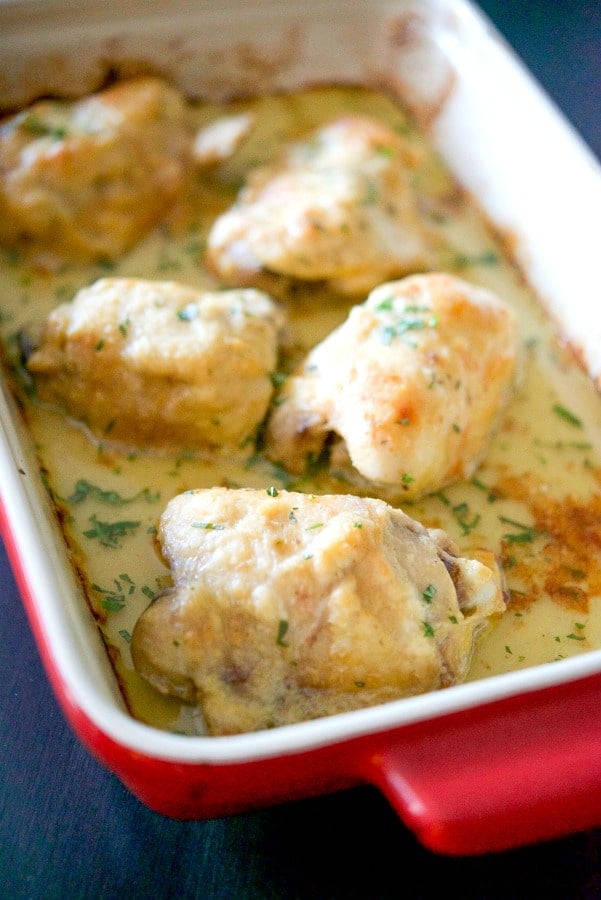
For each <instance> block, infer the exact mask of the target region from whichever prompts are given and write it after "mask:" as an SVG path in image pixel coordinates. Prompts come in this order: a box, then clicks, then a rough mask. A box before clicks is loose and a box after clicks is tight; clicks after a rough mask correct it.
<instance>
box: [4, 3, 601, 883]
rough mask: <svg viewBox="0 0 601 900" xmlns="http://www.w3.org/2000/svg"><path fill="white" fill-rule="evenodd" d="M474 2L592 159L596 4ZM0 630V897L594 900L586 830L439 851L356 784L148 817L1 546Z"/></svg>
mask: <svg viewBox="0 0 601 900" xmlns="http://www.w3.org/2000/svg"><path fill="white" fill-rule="evenodd" d="M480 6H481V7H482V8H483V10H484V11H485V12H486V13H488V14H489V15H490V17H491V18H492V19H493V21H494V22H495V24H496V25H497V27H498V29H499V30H500V31H501V33H502V34H504V35H505V37H506V38H507V40H508V42H509V43H510V44H511V45H512V46H513V48H514V50H515V52H516V53H517V54H518V56H520V57H521V58H522V59H523V61H524V62H525V64H526V65H527V66H528V68H529V69H530V70H531V72H532V73H533V75H534V76H535V78H536V79H537V80H538V81H539V82H540V83H541V84H542V85H543V86H544V88H545V89H546V91H547V92H548V94H549V95H550V96H551V97H552V98H553V99H554V100H555V101H556V103H557V104H558V105H559V106H560V107H561V109H562V110H563V111H564V113H565V115H566V116H567V118H568V119H569V120H570V121H571V122H572V124H573V125H574V126H575V127H576V128H577V129H578V130H579V131H580V133H581V135H582V136H583V137H584V139H585V140H586V141H587V143H588V144H589V146H590V147H591V148H592V149H593V151H594V152H595V153H596V154H597V156H601V123H600V119H599V101H600V97H601V90H600V87H601V61H600V51H601V7H600V5H599V3H597V2H595V3H593V2H578V0H574V2H548V3H545V2H528V0H504V2H502V0H499V2H492V0H483V2H481V3H480ZM0 623H1V624H0V898H2V900H4V898H6V900H13V898H26V897H27V898H42V897H43V898H47V900H51V898H61V900H62V898H103V900H104V898H107V900H109V898H122V897H123V898H126V897H127V898H138V897H140V898H141V897H153V898H155V897H156V898H171V897H173V898H175V897H178V898H186V900H187V898H203V900H215V898H241V900H246V898H249V900H250V898H278V900H279V898H286V900H288V898H290V900H292V898H299V900H300V898H312V900H313V898H315V900H316V898H324V900H325V898H328V900H338V898H369V900H371V898H374V900H376V898H393V897H403V898H407V900H412V898H413V900H416V898H430V897H437V896H439V895H440V894H441V893H442V894H444V895H446V894H451V895H455V896H459V897H461V898H479V900H487V898H504V900H507V898H526V897H528V898H530V897H533V896H537V897H543V898H545V900H550V898H566V900H568V898H569V900H578V898H586V900H589V898H601V829H597V830H592V831H589V832H586V833H583V834H577V835H571V836H568V837H566V838H564V839H561V840H554V841H550V842H546V843H541V844H537V845H535V846H531V847H525V848H520V849H517V850H512V851H508V852H505V853H496V854H490V855H485V856H478V857H467V858H458V859H455V858H447V857H440V856H436V855H434V854H432V853H430V852H429V851H427V850H425V849H424V848H423V847H421V846H420V845H419V844H418V843H417V841H416V839H415V838H414V837H413V835H412V834H411V833H410V832H409V831H408V830H407V829H406V828H405V827H404V826H403V824H402V823H401V822H400V820H399V819H398V817H397V816H396V814H395V813H394V812H393V811H392V810H391V808H390V807H389V806H388V804H387V802H386V801H385V800H384V799H383V798H382V797H381V796H380V795H379V794H378V793H377V792H376V791H375V790H374V789H372V788H370V787H361V788H355V789H352V790H349V791H345V792H342V793H339V794H336V795H334V796H328V797H321V798H318V799H313V800H305V801H301V802H297V803H294V804H288V805H284V806H280V807H277V808H272V809H268V810H263V811H259V812H255V813H250V814H246V815H241V816H235V817H232V818H228V819H219V820H215V821H209V822H178V821H173V820H170V819H166V818H163V817H161V816H159V815H157V814H155V813H153V812H150V811H149V810H147V809H146V808H145V807H144V806H142V805H141V804H140V803H139V802H138V801H137V800H136V799H135V798H134V797H133V796H132V795H131V794H130V793H129V792H128V791H127V790H126V789H125V788H124V787H123V786H122V785H121V783H120V782H119V781H118V780H117V779H116V778H115V777H114V776H112V775H111V774H109V773H108V772H107V771H106V770H105V769H104V768H103V767H102V766H101V765H100V764H99V763H97V762H96V761H95V759H93V758H92V757H91V756H90V754H89V753H88V752H87V751H86V750H85V749H84V748H83V747H82V745H81V744H80V743H79V741H78V740H77V739H76V738H75V737H74V735H73V734H72V732H71V731H70V729H69V727H68V726H67V724H66V723H65V720H64V718H63V715H62V712H61V710H60V709H59V707H58V706H57V703H56V701H55V699H54V696H53V694H52V693H51V691H50V688H49V686H48V682H47V679H46V676H45V673H44V671H43V669H42V667H41V664H40V660H39V657H38V653H37V650H36V647H35V645H34V642H33V639H32V636H31V633H30V630H29V627H28V624H27V621H26V618H25V614H24V612H23V608H22V605H21V602H20V599H19V596H18V592H17V588H16V585H15V583H14V580H13V578H12V575H11V572H10V568H9V565H8V562H7V559H6V556H5V554H4V551H3V550H0ZM599 817H600V821H601V810H600V812H599Z"/></svg>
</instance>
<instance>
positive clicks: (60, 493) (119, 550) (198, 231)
mask: <svg viewBox="0 0 601 900" xmlns="http://www.w3.org/2000/svg"><path fill="white" fill-rule="evenodd" d="M248 105H250V106H252V109H253V112H254V113H255V115H256V116H257V127H256V128H255V131H254V132H253V134H252V136H251V138H250V139H249V141H248V142H247V143H245V144H244V145H243V147H242V148H241V149H240V150H239V151H238V152H237V154H236V155H235V156H234V157H233V158H232V159H231V160H230V161H228V162H227V163H224V164H222V165H221V166H220V168H219V169H217V170H216V172H215V173H213V175H212V176H211V177H208V176H204V178H201V177H200V176H199V178H198V180H197V183H196V185H195V192H194V195H193V201H192V203H191V204H190V206H191V208H192V209H193V215H191V216H189V215H182V216H179V217H178V216H174V217H172V221H171V222H169V223H165V224H164V225H162V226H161V227H159V228H158V229H156V231H155V232H154V233H153V234H151V235H150V236H149V237H148V239H146V240H145V241H144V242H143V243H141V244H140V245H139V246H138V247H136V248H135V249H134V250H133V251H132V252H130V253H128V254H127V255H126V256H125V257H123V259H121V260H120V261H119V263H118V264H116V265H114V266H111V267H110V269H109V268H106V267H101V266H98V265H96V266H87V267H86V266H75V265H73V266H71V265H70V266H64V267H62V269H61V270H60V271H58V272H55V273H53V274H50V273H48V272H41V271H39V270H36V269H35V268H32V267H30V266H29V265H28V264H27V263H26V262H24V261H23V260H20V259H19V258H18V255H17V254H14V253H11V252H8V251H0V252H1V257H0V259H1V260H2V265H1V268H0V295H1V298H2V300H1V307H0V308H1V323H0V324H1V333H2V337H3V341H4V344H5V347H6V350H7V354H8V358H9V360H11V361H12V362H13V363H15V365H17V359H18V348H17V340H16V336H17V334H18V332H19V331H20V330H21V329H22V328H28V327H30V326H31V325H32V324H35V323H39V322H41V321H43V320H44V319H45V317H46V315H47V314H48V313H49V311H50V310H51V309H52V308H53V307H54V306H56V305H57V304H58V303H61V302H64V301H67V300H70V299H71V298H72V297H73V295H74V294H75V292H76V291H77V290H78V289H79V288H80V287H82V286H84V285H87V284H90V283H91V282H92V281H94V280H96V279H97V278H99V277H102V276H105V275H107V274H110V275H119V276H121V275H122V276H130V277H144V278H153V279H161V280H175V281H180V282H183V283H186V284H191V285H198V286H215V285H217V282H216V281H215V280H214V279H213V278H212V277H211V276H210V275H209V274H208V273H207V272H206V271H205V270H204V269H203V266H202V248H203V244H204V239H205V236H206V234H207V231H208V228H209V226H210V224H211V222H212V221H213V219H214V217H215V216H216V215H217V214H218V213H219V212H220V211H221V210H223V209H224V208H226V207H227V206H228V205H229V203H230V202H231V201H232V200H233V198H234V196H235V193H236V191H237V188H238V187H239V185H240V184H241V182H242V179H243V177H244V174H245V173H246V172H247V170H248V168H249V167H250V166H251V165H255V164H257V163H258V162H263V161H265V160H266V159H267V158H269V157H270V156H271V155H272V154H273V152H274V149H275V148H276V146H277V145H278V144H279V143H281V142H283V141H286V140H289V139H291V138H296V137H298V136H299V135H300V134H302V133H303V132H304V131H306V130H307V129H308V128H311V127H313V126H314V125H317V124H319V123H321V122H323V121H325V120H327V119H329V118H330V117H332V116H334V115H337V114H338V113H340V112H343V111H345V112H348V111H357V112H364V113H368V114H370V115H374V116H378V117H381V118H382V119H383V120H384V121H386V122H387V123H388V124H391V125H393V126H396V127H398V128H400V129H401V130H402V131H403V133H404V134H405V135H407V136H408V138H409V139H410V140H411V141H412V142H413V143H414V145H415V147H416V148H417V149H418V150H419V152H420V153H421V154H422V162H421V164H420V166H419V168H418V169H417V171H416V176H415V184H416V187H417V189H418V191H419V194H420V197H421V202H422V205H423V209H424V214H425V216H426V218H427V219H428V223H429V225H430V226H431V227H432V228H434V229H436V230H438V232H439V233H440V235H441V237H442V238H443V241H442V242H441V249H440V251H439V256H440V258H439V261H438V262H439V264H438V266H437V268H438V269H440V270H447V271H451V272H454V273H455V274H458V275H460V276H461V277H463V278H465V279H468V280H471V281H473V282H475V283H478V284H481V285H483V286H485V287H487V288H490V289H492V290H493V291H495V292H497V293H498V294H499V295H500V296H501V297H503V299H504V300H505V301H506V302H507V303H509V304H510V305H512V306H513V307H514V308H515V309H516V310H517V311H518V315H519V321H520V329H521V345H522V350H521V354H522V366H521V377H520V381H519V384H518V386H517V389H516V392H515V396H514V398H513V400H512V402H511V405H510V406H509V408H508V409H507V410H506V412H505V415H504V417H503V419H502V422H501V424H500V426H499V428H498V431H497V433H496V435H495V437H494V439H493V441H492V444H491V446H490V449H489V452H488V455H487V458H486V461H485V462H484V464H483V465H482V466H481V467H480V469H479V470H478V472H477V473H476V476H475V477H474V479H472V480H471V481H470V482H465V483H458V484H455V485H453V486H452V487H450V488H448V489H445V490H444V491H443V492H441V493H440V494H437V495H434V496H432V497H429V498H427V499H425V500H423V501H421V502H418V503H415V504H407V505H406V506H404V507H403V508H404V510H405V512H407V513H408V514H409V515H411V516H412V517H414V518H416V519H418V520H420V521H421V522H423V523H424V524H426V525H429V526H437V527H442V528H444V529H445V530H446V531H447V532H448V533H449V534H450V535H451V536H452V537H453V538H454V539H455V541H456V542H457V544H458V545H459V547H460V548H461V549H462V551H464V552H465V554H466V555H469V550H470V548H471V547H478V546H481V547H487V548H490V549H492V550H494V551H495V552H496V553H497V554H498V555H499V557H500V559H501V561H502V563H503V567H504V572H505V577H506V580H507V586H508V588H509V591H510V602H509V607H508V609H507V612H506V613H505V614H504V615H503V616H502V617H501V618H500V619H499V620H497V621H495V622H494V623H492V624H491V625H490V626H489V627H488V629H487V631H486V632H484V633H483V634H481V635H480V637H479V639H478V642H477V645H476V647H475V652H474V657H473V662H472V666H471V670H470V674H469V678H470V679H477V678H482V677H484V676H487V675H490V674H496V673H501V672H507V671H510V670H514V669H520V668H524V667H528V666H532V665H535V664H537V663H542V662H549V661H553V660H557V659H562V658H565V657H568V656H572V655H574V654H577V653H582V652H586V651H588V650H591V649H596V648H598V647H601V602H600V599H601V398H600V397H599V396H598V394H597V392H596V391H595V389H594V387H593V385H592V382H591V381H590V380H589V379H588V378H587V377H586V375H585V374H584V373H583V372H582V370H581V369H580V368H579V366H578V365H577V364H576V362H575V360H574V358H573V357H572V355H571V354H570V353H569V352H568V351H566V350H565V349H564V348H563V347H562V346H561V342H560V341H559V340H558V335H557V333H556V330H555V328H554V326H553V324H552V323H551V322H550V321H548V320H547V319H546V318H545V316H544V315H543V313H542V312H541V310H540V308H539V306H538V305H537V303H536V301H535V299H534V297H533V296H532V294H531V293H530V292H529V290H528V288H527V287H526V286H525V285H524V283H523V279H522V278H521V277H520V274H519V272H517V271H516V269H515V268H514V267H513V265H512V263H511V261H510V260H509V258H508V257H507V256H506V255H505V253H504V248H503V245H502V244H501V242H500V241H498V240H497V239H496V237H495V235H494V234H493V233H492V231H491V230H490V229H489V228H488V226H487V224H486V222H485V220H484V218H483V217H482V216H480V214H479V211H478V209H477V208H476V207H475V205H474V204H472V203H471V201H470V200H469V198H468V197H466V196H464V195H463V194H462V193H461V192H460V191H459V190H458V189H457V186H456V185H455V184H454V183H453V182H452V179H451V178H450V176H449V175H448V173H447V172H446V171H445V169H444V167H443V166H442V165H441V164H440V162H439V160H438V158H437V156H436V154H435V153H434V152H433V151H432V150H431V148H429V147H428V145H427V144H426V143H425V142H424V141H423V139H422V138H421V137H420V135H419V134H418V133H417V132H415V131H414V130H413V129H412V126H411V125H410V123H409V121H408V120H407V119H406V117H405V116H404V114H403V112H402V111H401V110H400V109H399V108H398V107H397V106H396V105H395V104H394V103H393V102H392V101H390V100H389V99H388V98H386V97H384V96H381V95H377V94H373V93H371V92H367V91H363V90H359V89H352V88H345V89H343V88H324V89H314V90H311V91H306V92H303V93H298V94H295V95H293V96H276V97H267V98H261V99H258V100H256V101H254V102H253V103H252V104H245V103H242V102H241V103H238V104H236V105H235V106H234V107H233V109H234V110H236V111H237V110H242V109H246V108H247V106H248ZM231 108H232V107H230V108H229V109H231ZM221 112H223V110H222V109H219V108H216V107H214V106H201V105H199V106H198V109H197V115H198V121H199V123H200V122H205V121H210V120H212V119H213V118H214V117H215V116H217V115H219V114H220V113H221ZM355 302H358V301H355ZM286 305H287V309H288V314H289V318H290V321H291V323H292V327H293V331H294V335H295V338H296V340H297V341H298V343H299V349H302V350H306V349H308V348H309V347H310V346H311V345H313V344H314V343H316V342H317V341H319V340H321V339H322V338H323V337H324V336H325V335H326V334H327V333H328V332H329V331H331V330H332V328H334V327H335V326H336V325H338V324H339V323H340V322H342V321H343V320H344V319H345V318H346V315H347V312H348V308H349V306H350V303H349V301H342V300H341V298H339V297H333V296H331V295H328V294H327V292H326V291H325V290H322V291H320V290H317V289H315V288H312V289H311V290H310V291H308V292H307V294H306V296H304V297H303V296H301V292H298V293H297V294H296V295H295V296H291V297H290V298H289V299H288V300H287V301H286ZM17 368H18V367H17ZM17 390H18V391H19V395H20V397H21V399H22V400H23V402H24V405H25V416H26V420H27V422H28V425H29V428H30V431H31V433H32V437H33V440H34V442H35V446H36V449H37V453H38V457H39V460H40V466H41V469H42V470H43V473H44V474H43V477H44V480H45V483H46V484H47V485H48V487H49V489H50V491H51V493H52V496H53V498H54V501H55V502H56V503H57V505H58V506H59V507H60V509H61V512H62V513H63V514H64V518H65V528H64V531H65V538H66V540H67V542H68V544H69V546H70V548H71V552H72V554H73V556H74V559H75V562H76V565H77V567H78V570H79V572H80V574H81V576H82V577H83V580H84V582H85V584H86V586H87V587H86V590H87V596H88V601H89V603H90V605H91V607H92V609H93V610H94V613H95V616H96V618H97V620H98V624H99V627H100V628H101V631H102V634H103V637H104V639H105V642H106V644H107V646H108V648H109V652H110V657H111V660H112V662H113V665H114V668H115V671H116V673H117V677H118V679H119V682H120V685H121V688H122V691H123V694H124V698H125V701H126V703H127V705H128V708H129V709H130V710H131V712H132V714H133V715H134V716H136V717H137V718H139V719H141V720H143V721H145V722H147V723H149V724H153V725H156V726H158V727H160V728H165V729H170V730H174V731H183V732H186V733H202V728H203V724H202V716H201V714H200V712H199V711H198V710H196V709H194V708H190V707H182V706H181V705H180V704H179V703H177V702H176V701H173V700H169V699H165V698H163V697H161V696H160V695H159V694H157V693H156V692H155V691H154V690H153V689H151V688H150V687H148V686H147V685H146V684H145V683H143V682H142V680H141V679H140V678H139V677H138V676H137V674H136V673H135V672H134V671H133V668H132V664H131V659H130V655H129V640H130V636H131V633H132V630H133V627H134V624H135V622H136V620H137V618H138V616H139V615H140V613H141V612H142V610H143V609H144V608H145V607H146V606H147V605H148V603H149V602H150V601H151V599H152V597H153V596H154V594H156V593H157V592H158V591H159V590H161V588H162V587H164V586H165V585H166V584H167V583H169V572H168V569H167V568H166V566H165V565H164V563H163V562H162V560H161V559H160V557H159V555H158V553H157V550H156V547H155V543H154V532H155V528H156V524H157V521H158V519H159V516H160V515H161V513H162V511H163V509H164V507H165V506H166V504H167V502H168V500H169V499H170V498H171V497H173V496H174V495H175V494H177V493H179V492H181V491H183V490H187V489H190V488H199V487H209V486H212V485H217V484H228V485H231V486H248V487H265V488H267V487H269V486H271V485H274V486H275V487H277V488H285V487H287V486H291V485H290V484H289V482H287V481H286V479H285V477H283V474H282V472H281V471H280V470H279V469H278V468H277V467H275V466H273V465H272V464H271V463H269V462H268V461H267V460H265V459H264V458H262V457H261V455H260V454H256V453H254V451H253V450H252V449H248V450H245V451H240V453H238V454H231V453H228V454H227V455H220V454H213V455H204V456H200V457H198V456H197V457H194V456H193V455H192V454H187V453H185V452H180V453H178V454H174V455H173V456H169V457H159V456H152V455H145V454H144V453H143V452H140V451H131V452H128V451H127V450H125V451H123V450H119V449H115V448H111V447H110V446H108V445H103V444H99V443H97V442H95V441H93V440H92V439H91V438H90V437H89V435H88V434H87V433H86V432H85V431H84V430H82V429H81V428H80V427H79V426H78V425H77V424H76V423H73V422H70V421H69V420H67V419H66V418H65V416H64V415H63V414H62V413H61V412H60V411H56V410H50V409H47V408H43V407H41V406H40V405H38V404H36V403H35V401H34V400H33V399H32V398H31V396H29V395H28V394H27V392H26V391H25V390H24V389H23V384H22V382H21V381H20V380H19V378H17ZM294 487H295V488H296V489H301V490H306V491H312V492H315V493H327V492H341V491H342V492H346V491H347V485H345V484H343V483H341V482H334V481H332V480H330V479H329V478H328V477H327V476H326V475H324V474H323V473H322V474H320V475H319V476H317V477H316V478H315V479H313V480H308V479H304V480H302V482H300V483H299V482H295V484H294Z"/></svg>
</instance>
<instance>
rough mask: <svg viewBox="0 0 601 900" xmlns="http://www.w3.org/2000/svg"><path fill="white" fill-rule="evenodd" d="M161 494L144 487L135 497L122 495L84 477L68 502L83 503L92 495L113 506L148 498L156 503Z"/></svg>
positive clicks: (76, 485) (147, 500)
mask: <svg viewBox="0 0 601 900" xmlns="http://www.w3.org/2000/svg"><path fill="white" fill-rule="evenodd" d="M160 496H161V495H160V494H159V493H155V492H154V491H151V490H150V489H149V488H144V489H143V490H141V491H140V492H139V493H137V494H134V495H133V497H122V496H121V494H119V493H118V492H117V491H110V490H105V489H104V488H101V487H98V485H95V484H92V483H91V482H90V481H86V480H85V479H84V478H80V479H79V480H78V481H77V482H76V484H75V489H74V491H73V493H72V494H71V496H70V497H68V501H67V502H68V503H82V502H83V501H84V500H86V499H87V498H88V497H90V498H92V499H94V500H98V501H100V502H101V503H109V504H111V505H112V506H124V505H125V504H127V503H133V502H134V501H135V500H146V502H147V503H154V502H156V501H157V500H158V499H159V498H160Z"/></svg>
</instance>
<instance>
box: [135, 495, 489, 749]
mask: <svg viewBox="0 0 601 900" xmlns="http://www.w3.org/2000/svg"><path fill="white" fill-rule="evenodd" d="M158 540H159V542H160V544H161V547H162V552H163V555H164V557H165V559H166V561H167V562H168V564H169V566H170V567H171V572H172V577H173V582H174V587H173V588H172V589H169V590H168V591H167V592H166V593H164V594H163V595H161V596H160V597H159V598H158V599H156V600H155V601H154V602H153V603H152V605H151V606H149V607H148V608H147V609H146V611H145V612H143V613H142V615H141V616H140V618H139V619H138V622H137V624H136V626H135V629H134V633H133V636H132V643H131V650H132V658H133V661H134V665H135V667H136V669H137V671H138V672H139V674H140V675H142V676H143V677H144V678H145V679H147V680H148V681H149V682H150V683H151V684H152V685H154V686H155V687H156V688H157V689H158V690H159V691H162V692H164V693H167V694H171V695H173V696H175V697H179V698H180V699H184V700H186V701H189V702H192V703H198V704H199V705H200V706H201V707H202V710H203V712H204V716H205V719H206V723H207V727H208V730H209V732H210V733H211V734H213V735H218V734H234V733H239V732H249V731H255V730H259V729H263V728H271V727H275V726H279V725H285V724H289V723H293V722H299V721H303V720H306V719H312V718H316V717H319V716H324V715H329V714H332V713H338V712H344V711H347V710H352V709H358V708H362V707H366V706H371V705H374V704H377V703H383V702H387V701H390V700H394V699H398V698H402V697H407V696H411V695H416V694H420V693H423V692H425V691H431V690H436V689H439V688H443V687H446V686H449V685H452V684H455V683H458V682H461V681H462V680H463V679H464V678H465V676H466V673H467V670H468V667H469V664H470V660H471V655H472V648H473V643H474V639H475V637H476V635H477V633H478V631H479V629H480V628H481V627H482V626H483V625H484V624H485V623H486V622H487V620H488V619H489V617H491V616H493V615H495V614H497V613H502V612H503V611H504V610H505V600H504V596H503V589H502V584H501V578H500V573H499V570H498V569H497V568H496V565H495V563H494V559H493V558H492V555H491V554H489V555H488V557H487V562H488V561H490V562H491V566H489V565H487V564H485V563H484V562H481V561H479V560H478V559H467V558H462V557H460V556H459V554H458V551H457V549H456V548H455V547H454V545H453V544H452V542H451V541H450V539H449V538H448V536H447V535H446V534H444V533H443V532H441V531H435V530H428V529H426V528H424V527H423V526H422V525H420V524H419V523H418V522H416V521H414V520H413V519H411V518H409V517H408V516H406V515H405V514H404V513H403V512H402V511H401V510H399V509H394V508H393V507H391V506H389V505H388V504H386V503H385V502H383V501H381V500H376V499H371V498H360V497H355V496H351V495H331V496H328V495H326V496H315V495H309V494H302V493H295V492H286V491H280V492H277V491H275V490H273V489H268V490H267V491H265V490H251V489H239V490H232V489H228V488H209V489H206V490H198V491H189V492H187V493H185V494H180V495H179V496H177V497H175V498H174V499H173V500H171V502H170V503H169V504H168V505H167V507H166V509H165V511H164V513H163V516H162V518H161V522H160V527H159V531H158Z"/></svg>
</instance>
